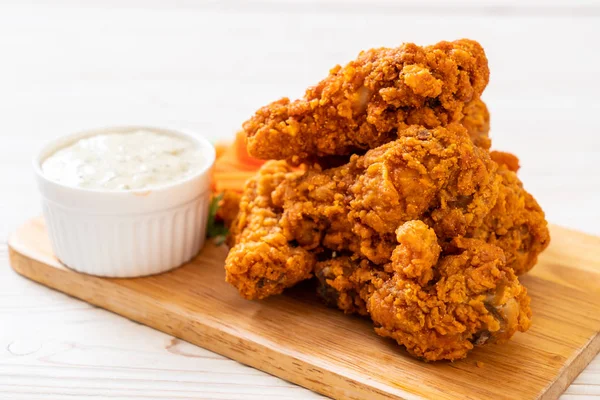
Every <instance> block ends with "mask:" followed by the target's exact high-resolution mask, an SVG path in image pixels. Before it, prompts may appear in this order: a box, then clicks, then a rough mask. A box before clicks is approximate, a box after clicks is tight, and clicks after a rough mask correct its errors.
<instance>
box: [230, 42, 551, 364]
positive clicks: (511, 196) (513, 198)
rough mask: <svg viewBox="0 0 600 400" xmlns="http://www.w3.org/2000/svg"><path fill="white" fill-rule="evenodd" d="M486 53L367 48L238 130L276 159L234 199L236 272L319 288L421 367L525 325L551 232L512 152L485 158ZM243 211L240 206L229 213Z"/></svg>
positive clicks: (252, 286) (258, 287) (469, 46)
mask: <svg viewBox="0 0 600 400" xmlns="http://www.w3.org/2000/svg"><path fill="white" fill-rule="evenodd" d="M488 78H489V69H488V63H487V58H486V56H485V53H484V50H483V49H482V47H481V46H480V45H479V43H477V42H475V41H472V40H467V39H462V40H457V41H454V42H441V43H438V44H436V45H433V46H427V47H419V46H417V45H414V44H403V45H401V46H400V47H398V48H392V49H390V48H379V49H372V50H368V51H364V52H361V53H360V54H359V56H358V58H357V59H356V60H354V61H352V62H350V63H349V64H347V65H346V66H345V67H341V66H336V67H334V68H333V69H332V70H331V71H330V73H329V76H328V77H327V78H325V79H324V80H322V81H321V82H320V83H319V84H317V85H316V86H314V87H311V88H309V89H308V90H307V91H306V94H305V95H304V98H302V99H299V100H296V101H290V100H289V99H287V98H283V99H281V100H278V101H276V102H274V103H271V104H269V105H267V106H265V107H263V108H261V109H260V110H258V111H257V112H256V114H255V115H254V116H253V117H252V118H251V119H250V120H248V121H246V122H245V123H244V124H243V130H244V132H245V134H246V136H247V149H248V152H249V154H250V155H251V156H254V157H257V158H260V159H264V160H271V161H268V162H266V163H265V164H264V165H263V166H262V168H261V169H260V170H259V171H258V173H257V174H256V176H255V177H254V178H253V179H251V180H249V181H248V182H247V183H246V186H245V189H244V192H243V194H242V195H241V198H238V197H237V196H235V195H229V196H226V198H225V208H226V209H227V208H228V209H229V210H230V211H229V212H228V214H229V215H230V217H229V219H230V220H231V221H230V235H229V237H228V244H229V245H230V252H229V255H228V257H227V260H226V265H225V269H226V279H227V281H228V282H229V283H230V284H232V285H233V286H235V287H236V288H237V289H238V290H239V292H240V294H241V295H242V296H243V297H245V298H247V299H264V298H266V297H268V296H272V295H276V294H279V293H281V292H282V291H283V290H284V289H286V288H289V287H291V286H293V285H295V284H296V283H298V282H300V281H302V280H305V279H309V278H312V277H316V279H317V280H318V294H319V296H320V297H322V298H323V299H324V301H325V302H326V303H328V304H331V305H334V306H337V307H338V308H339V309H341V310H343V311H344V312H346V313H356V314H360V315H364V316H368V317H370V318H371V320H372V321H373V323H374V326H375V331H376V332H377V333H378V334H379V335H381V336H386V337H390V338H393V339H395V340H396V341H397V342H398V343H399V344H400V345H402V346H404V347H405V348H406V349H407V350H408V352H409V353H410V354H411V355H413V356H415V357H418V358H421V359H423V360H426V361H433V360H444V359H446V360H455V359H460V358H463V357H465V356H466V355H467V353H468V352H469V351H470V350H471V349H473V348H474V346H481V345H484V344H488V343H501V342H504V341H506V340H508V339H509V338H510V337H511V336H512V335H513V334H514V333H515V332H516V331H521V332H524V331H526V330H527V329H528V328H529V326H530V318H531V310H530V305H529V303H530V300H529V297H528V295H527V290H526V289H525V287H523V286H522V285H521V283H520V282H519V279H518V277H517V276H518V275H521V274H524V273H526V272H527V271H528V270H529V269H531V268H532V267H533V266H534V265H535V263H536V260H537V257H538V254H540V252H541V251H543V250H544V249H545V248H546V247H547V246H548V243H549V241H550V236H549V232H548V227H547V222H546V220H545V217H544V212H543V211H542V209H541V208H540V206H539V205H538V203H537V202H536V200H535V199H534V198H533V197H532V196H531V195H530V194H529V193H527V192H526V191H525V189H523V185H522V183H521V181H520V180H519V178H517V175H516V172H517V170H518V168H519V161H518V159H517V158H516V157H515V156H513V155H512V154H509V153H502V152H495V151H490V150H489V149H490V146H491V141H490V139H489V136H488V132H489V113H488V110H487V108H486V105H485V104H484V103H483V102H482V100H481V99H480V96H481V94H482V92H483V90H484V89H485V87H486V85H487V83H488ZM232 210H233V211H232Z"/></svg>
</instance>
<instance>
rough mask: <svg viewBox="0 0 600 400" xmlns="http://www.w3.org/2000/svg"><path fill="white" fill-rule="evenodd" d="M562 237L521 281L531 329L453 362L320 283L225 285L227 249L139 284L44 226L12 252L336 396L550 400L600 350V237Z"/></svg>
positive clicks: (105, 302)
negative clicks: (438, 358)
mask: <svg viewBox="0 0 600 400" xmlns="http://www.w3.org/2000/svg"><path fill="white" fill-rule="evenodd" d="M551 233H552V244H551V245H550V247H549V248H548V250H546V252H545V253H544V254H543V255H542V257H541V259H540V262H539V264H538V265H537V266H536V267H535V268H534V270H533V271H532V272H531V273H530V274H528V275H527V276H524V277H522V278H521V279H522V281H523V283H524V284H525V286H527V288H528V290H529V293H530V295H531V298H532V309H533V326H532V327H531V329H530V330H529V331H528V332H527V333H524V334H523V333H521V334H516V335H515V337H514V338H513V340H511V341H510V342H509V343H508V344H504V345H491V346H487V347H483V348H477V349H476V350H474V351H473V352H472V353H471V354H470V356H469V357H468V358H467V359H465V360H461V361H456V362H453V363H450V362H437V363H424V362H421V361H417V360H415V359H413V358H411V357H409V356H408V355H407V353H406V352H405V351H404V350H403V349H402V348H401V347H399V346H397V345H396V344H395V342H392V341H391V340H389V339H384V338H381V337H379V336H377V335H376V334H375V333H374V332H373V330H372V326H371V323H370V321H368V320H365V319H361V318H359V317H350V316H345V315H344V314H343V313H341V312H339V311H337V310H334V309H330V308H327V307H325V306H323V305H322V304H321V303H319V301H318V300H317V299H316V296H315V295H314V291H313V290H312V289H313V288H312V287H311V284H310V283H307V284H304V285H301V287H299V288H294V289H292V290H290V291H288V293H286V294H285V295H282V296H276V297H273V298H269V299H267V300H264V301H247V300H244V299H242V298H241V297H239V295H238V294H237V291H236V290H235V289H234V288H233V287H231V286H229V285H228V284H227V283H225V281H224V275H225V274H224V270H223V260H224V259H225V256H226V254H227V250H226V248H224V247H217V246H214V245H212V244H209V245H207V246H206V247H205V248H204V249H203V251H202V252H201V254H200V255H199V256H198V257H197V258H196V259H195V260H193V261H192V262H190V263H189V264H187V265H185V266H183V267H181V268H179V269H176V270H175V271H172V272H169V273H166V274H162V275H157V276H151V277H146V278H136V279H107V278H97V277H93V276H89V275H84V274H80V273H77V272H74V271H71V270H69V269H67V268H65V267H64V266H62V265H61V264H60V262H58V261H57V259H56V258H55V257H54V256H53V254H52V250H51V248H50V243H49V241H48V237H47V234H46V229H45V226H44V223H43V220H42V219H41V218H37V219H33V220H31V221H29V222H27V223H26V224H24V225H23V226H22V227H21V228H19V229H18V230H17V231H16V232H15V233H14V234H13V235H12V236H11V237H10V239H9V247H10V262H11V265H12V267H13V268H14V269H15V271H17V272H18V273H20V274H21V275H24V276H26V277H28V278H30V279H33V280H35V281H37V282H40V283H42V284H44V285H46V286H49V287H51V288H54V289H57V290H60V291H62V292H64V293H67V294H69V295H71V296H75V297H78V298H80V299H82V300H85V301H87V302H89V303H92V304H95V305H97V306H100V307H102V308H105V309H107V310H110V311H113V312H115V313H117V314H120V315H122V316H124V317H126V318H129V319H131V320H134V321H137V322H140V323H142V324H145V325H148V326H150V327H153V328H156V329H158V330H161V331H163V332H166V333H169V334H171V335H173V336H176V337H178V338H181V339H183V340H186V341H188V342H190V343H194V344H196V345H198V346H202V347H205V348H207V349H209V350H212V351H214V352H217V353H219V354H222V355H224V356H227V357H230V358H232V359H234V360H237V361H240V362H242V363H244V364H247V365H251V366H253V367H255V368H258V369H261V370H263V371H266V372H268V373H270V374H273V375H276V376H279V377H281V378H283V379H286V380H288V381H291V382H294V383H297V384H299V385H302V386H304V387H307V388H309V389H312V390H314V391H317V392H319V393H322V394H324V395H327V396H331V397H334V398H340V399H387V398H403V399H415V398H421V397H426V398H438V399H488V398H489V399H535V398H543V399H547V398H556V397H558V396H559V395H560V394H561V393H562V392H563V391H564V390H565V388H566V387H567V386H568V385H569V384H570V383H571V382H572V381H573V379H574V378H575V377H576V376H577V374H579V372H581V370H582V369H583V368H585V366H586V365H587V364H588V363H589V362H590V360H591V359H592V358H593V357H594V356H595V355H596V354H597V353H598V351H599V350H600V334H599V332H600V238H596V237H592V236H587V235H585V234H582V233H578V232H574V231H570V230H567V229H564V228H560V227H557V226H553V227H552V228H551ZM478 365H479V366H478Z"/></svg>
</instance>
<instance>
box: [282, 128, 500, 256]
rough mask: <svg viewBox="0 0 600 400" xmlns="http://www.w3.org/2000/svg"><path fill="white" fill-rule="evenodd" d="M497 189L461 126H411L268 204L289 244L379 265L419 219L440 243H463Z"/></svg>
mask: <svg viewBox="0 0 600 400" xmlns="http://www.w3.org/2000/svg"><path fill="white" fill-rule="evenodd" d="M499 184H500V178H499V177H497V175H496V164H495V163H494V162H493V161H491V159H490V158H489V155H488V153H487V152H486V151H485V150H483V149H481V148H479V147H477V146H474V145H473V142H472V141H471V140H470V138H469V135H468V133H467V132H466V130H465V128H463V127H462V126H461V125H458V124H451V125H449V126H447V127H446V128H444V127H438V128H434V129H426V128H423V127H419V126H411V127H409V128H407V129H404V130H402V131H401V132H399V139H397V140H395V141H393V142H389V143H387V144H384V145H382V146H380V147H378V148H375V149H372V150H369V151H368V152H367V153H366V154H365V155H364V156H360V157H359V156H352V158H351V159H350V162H349V163H348V164H346V165H344V166H342V167H338V168H333V169H329V170H326V171H320V170H319V169H310V170H309V171H308V172H306V173H305V174H304V175H299V176H297V178H296V179H295V180H287V181H286V182H285V183H283V184H282V185H280V186H279V187H278V188H277V190H276V192H275V193H274V194H273V201H274V203H275V204H277V205H278V206H279V207H281V208H283V210H284V211H283V214H282V221H281V227H282V228H283V234H284V235H285V236H286V237H287V239H288V240H290V241H292V240H294V241H297V242H298V243H299V244H300V245H301V246H303V247H305V248H307V249H317V248H319V246H322V247H325V248H327V249H330V250H335V251H350V252H352V253H355V254H357V255H358V256H360V257H363V258H366V259H368V260H370V261H371V262H373V263H375V264H385V263H387V262H388V261H389V259H390V256H391V254H392V250H393V249H394V248H395V247H396V244H397V243H396V240H395V233H394V232H395V230H396V229H397V228H398V226H400V225H402V224H403V223H404V222H406V221H410V220H415V219H423V220H425V221H426V222H427V223H428V224H429V225H430V226H432V227H433V228H434V229H435V231H436V233H437V234H438V236H439V237H440V238H442V239H449V238H452V237H455V236H458V235H464V234H466V233H467V231H468V230H469V229H474V228H475V227H477V226H479V225H481V223H482V221H483V219H484V218H485V217H486V216H487V214H488V213H489V212H490V210H491V209H492V207H494V204H495V202H496V198H497V196H498V190H499Z"/></svg>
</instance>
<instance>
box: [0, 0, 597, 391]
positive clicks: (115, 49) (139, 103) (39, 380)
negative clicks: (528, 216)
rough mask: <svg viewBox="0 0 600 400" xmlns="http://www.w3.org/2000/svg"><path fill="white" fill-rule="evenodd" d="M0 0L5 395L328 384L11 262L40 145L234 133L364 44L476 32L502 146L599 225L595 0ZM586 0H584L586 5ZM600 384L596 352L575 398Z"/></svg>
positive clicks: (538, 186)
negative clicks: (162, 131) (177, 335)
mask: <svg viewBox="0 0 600 400" xmlns="http://www.w3.org/2000/svg"><path fill="white" fill-rule="evenodd" d="M52 3H53V4H52V5H48V4H46V3H44V2H42V1H41V0H39V1H38V2H37V3H31V2H25V1H19V0H13V1H8V2H6V1H1V0H0V123H1V124H0V138H1V141H0V398H2V399H4V398H7V399H28V400H29V399H67V398H68V399H70V398H84V397H87V396H90V397H92V396H93V397H110V398H123V399H125V398H139V399H192V398H218V399H234V398H235V399H237V398H249V399H253V398H256V399H259V398H260V399H263V398H277V399H279V398H317V397H319V396H318V395H316V394H314V393H312V392H310V391H308V390H305V389H303V388H300V387H297V386H295V385H292V384H290V383H287V382H284V381H282V380H280V379H278V378H275V377H272V376H270V375H266V374H264V373H262V372H260V371H257V370H255V369H252V368H248V367H245V366H243V365H240V364H238V363H237V362H235V361H231V360H228V359H226V358H223V357H221V356H219V355H216V354H213V353H211V352H209V351H206V350H203V349H201V348H198V347H195V346H192V345H190V344H187V343H185V342H182V341H179V340H177V339H174V338H172V337H169V336H168V335H165V334H162V333H160V332H157V331H154V330H152V329H149V328H146V327H144V326H141V325H138V324H136V323H134V322H131V321H128V320H126V319H124V318H121V317H118V316H116V315H113V314H111V313H109V312H105V311H103V310H100V309H97V308H95V307H92V306H90V305H88V304H86V303H83V302H81V301H77V300H74V299H72V298H69V297H67V296H65V295H62V294H60V293H57V292H55V291H52V290H50V289H46V288H44V287H42V286H39V285H37V284H34V283H32V282H29V281H27V280H25V279H24V278H21V277H20V276H17V275H16V274H15V273H13V272H12V271H11V270H10V268H9V266H8V260H7V250H6V244H5V243H6V237H7V235H8V233H9V232H10V231H12V230H13V229H14V228H16V227H17V226H18V225H19V224H20V223H21V222H23V221H24V220H25V219H27V218H29V217H31V216H34V215H38V214H39V213H40V209H39V206H38V198H37V193H36V189H35V186H34V184H33V179H32V173H31V170H30V158H31V157H32V155H33V153H34V150H35V148H37V147H38V146H39V145H40V144H41V142H42V141H44V140H47V139H50V138H52V137H55V136H58V135H62V134H66V133H70V132H72V131H75V130H79V129H82V128H89V127H98V126H104V125H114V124H124V123H140V124H150V125H165V126H174V127H187V128H191V129H194V130H196V131H198V132H201V133H202V134H204V135H206V136H207V137H209V138H211V139H213V140H217V139H226V138H228V137H231V136H232V134H233V132H234V131H235V130H236V128H238V127H239V126H240V124H241V122H243V121H244V120H245V119H246V118H247V117H248V116H249V115H251V114H252V113H253V111H254V110H255V109H256V108H258V107H259V106H262V105H264V104H265V103H267V102H269V101H271V100H274V99H276V98H278V97H281V96H284V95H288V96H290V97H297V96H299V95H300V94H301V93H302V92H303V90H304V88H305V87H306V86H308V85H310V84H313V83H316V82H317V81H318V80H319V79H320V78H321V77H323V76H324V75H325V74H326V73H327V71H328V69H329V68H330V67H332V66H333V65H335V64H336V63H344V62H346V61H348V60H350V59H352V58H354V56H355V55H356V54H357V53H358V51H359V50H361V49H366V48H370V47H375V46H395V45H397V44H399V43H400V42H402V41H414V42H417V43H420V44H429V43H434V42H436V41H438V40H443V39H455V38H459V37H470V38H474V39H477V40H479V41H480V42H481V43H482V44H483V45H484V46H485V48H486V50H487V53H488V56H489V60H490V66H491V70H492V75H491V82H490V85H489V87H488V89H487V91H486V93H485V95H484V98H485V100H486V101H487V103H488V105H489V108H490V109H491V112H492V136H493V140H494V147H495V148H498V149H506V150H510V151H512V152H515V153H516V154H518V155H519V156H520V158H521V161H522V165H523V167H522V170H521V172H520V176H521V178H522V180H523V181H524V182H525V185H526V187H527V188H528V189H529V190H530V191H531V192H532V193H533V194H534V195H535V196H536V197H537V198H538V199H539V201H540V203H541V204H542V206H543V207H544V209H545V210H546V212H547V216H548V219H549V220H550V221H551V222H553V223H557V224H561V225H564V226H568V227H571V228H576V229H580V230H582V231H586V232H589V233H592V234H596V235H598V234H600V150H599V149H600V122H599V121H600V95H599V92H600V55H599V54H600V45H599V42H598V39H599V38H600V4H598V3H597V2H592V1H578V2H570V1H569V0H564V1H527V2H522V1H517V0H514V1H509V2H506V1H500V0H498V1H492V0H488V1H483V2H481V1H479V2H478V1H475V0H471V1H462V2H459V1H456V2H453V3H456V5H457V6H451V5H449V3H448V2H443V3H442V2H439V3H438V6H435V5H432V4H430V3H432V2H422V1H421V2H419V1H416V0H415V1H413V2H407V1H393V0H379V1H374V2H368V1H367V0H363V1H359V0H355V1H350V2H348V1H345V0H329V1H327V2H325V3H322V4H317V3H316V2H312V1H311V2H303V1H301V0H286V1H275V0H262V1H258V0H257V1H251V2H244V3H242V2H241V1H234V0H230V1H223V2H218V1H208V2H201V1H193V0H189V1H179V2H175V1H173V2H167V1H161V0H151V1H142V0H124V1H118V0H110V1H100V0H94V1H77V0H70V1H68V0H62V1H61V0H59V1H54V2H52ZM574 4H576V5H574ZM588 396H600V358H598V357H597V358H596V359H595V360H594V361H593V362H592V364H590V365H589V366H588V367H587V368H586V370H585V371H584V372H583V373H582V374H581V375H580V376H579V377H578V378H577V379H576V381H575V382H574V383H573V385H571V387H570V388H569V389H568V390H567V392H566V393H565V395H564V398H566V399H574V398H583V397H588Z"/></svg>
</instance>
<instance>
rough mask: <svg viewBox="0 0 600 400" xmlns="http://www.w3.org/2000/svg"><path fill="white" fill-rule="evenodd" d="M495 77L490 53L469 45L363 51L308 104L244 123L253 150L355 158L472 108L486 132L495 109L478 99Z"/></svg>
mask: <svg viewBox="0 0 600 400" xmlns="http://www.w3.org/2000/svg"><path fill="white" fill-rule="evenodd" d="M488 78H489V69H488V65H487V58H486V56H485V52H484V51H483V48H482V47H481V46H480V45H479V43H477V42H475V41H472V40H468V39H461V40H457V41H454V42H440V43H438V44H436V45H433V46H427V47H419V46H417V45H415V44H412V43H407V44H403V45H401V46H400V47H397V48H392V49H390V48H379V49H371V50H367V51H363V52H361V53H360V54H359V56H358V58H357V59H356V60H354V61H351V62H350V63H348V64H347V65H346V66H345V67H341V66H339V65H338V66H336V67H334V68H333V69H332V70H331V71H330V73H329V76H328V77H327V78H325V79H324V80H322V81H321V82H319V84H317V85H316V86H313V87H310V88H309V89H308V90H307V91H306V93H305V95H304V98H303V99H299V100H296V101H293V102H291V101H290V100H289V99H288V98H283V99H281V100H278V101H275V102H273V103H271V104H269V105H267V106H265V107H263V108H261V109H259V110H258V111H257V112H256V114H255V115H254V116H253V117H252V118H251V119H250V120H248V121H246V122H245V123H244V124H243V129H244V131H245V132H246V135H247V145H248V152H249V153H250V155H252V156H254V157H257V158H261V159H287V160H291V161H292V162H294V163H298V162H300V161H302V160H305V159H308V158H311V157H315V156H316V157H322V156H328V155H348V154H352V153H356V152H360V151H361V150H362V151H364V150H367V149H372V148H375V147H378V146H380V145H382V144H384V143H386V142H389V141H391V140H393V139H394V138H396V137H397V132H398V130H401V129H404V128H406V127H407V126H409V125H422V126H425V127H427V128H435V127H438V126H442V125H447V124H450V123H452V122H460V121H461V120H462V119H463V117H464V108H465V104H466V103H469V102H473V103H472V104H471V106H470V107H472V109H471V110H468V111H469V112H471V113H473V116H472V117H470V118H469V119H468V120H467V121H466V124H467V125H468V126H470V127H472V128H473V130H474V131H477V132H484V131H487V128H485V124H486V122H485V121H487V117H486V115H487V110H486V109H485V105H483V103H482V102H480V101H477V100H478V99H479V97H480V95H481V93H482V92H483V90H484V88H485V87H486V85H487V83H488ZM488 117H489V115H488Z"/></svg>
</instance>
